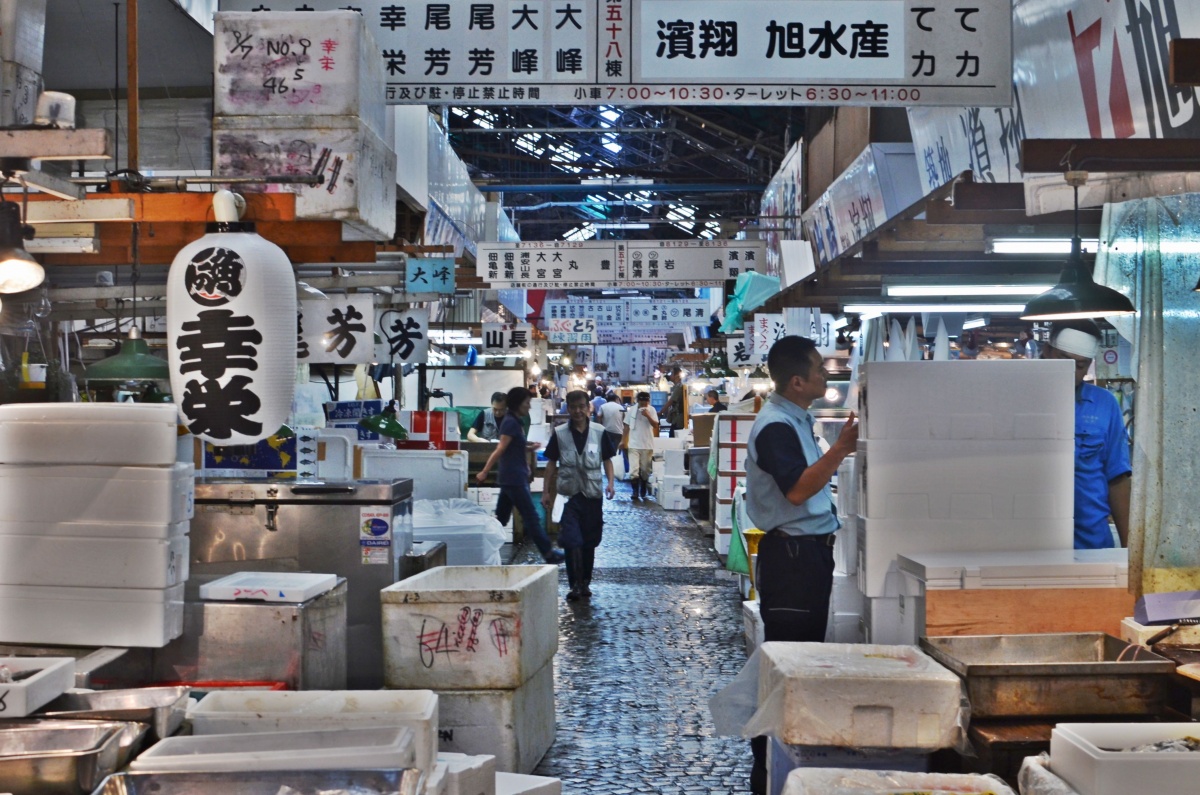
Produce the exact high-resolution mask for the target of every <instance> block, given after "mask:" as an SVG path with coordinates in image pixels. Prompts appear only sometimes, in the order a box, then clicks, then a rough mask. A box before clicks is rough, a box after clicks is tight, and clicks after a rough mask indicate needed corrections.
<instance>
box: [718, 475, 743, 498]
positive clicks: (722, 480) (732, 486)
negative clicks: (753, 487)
mask: <svg viewBox="0 0 1200 795" xmlns="http://www.w3.org/2000/svg"><path fill="white" fill-rule="evenodd" d="M745 482H746V476H745V475H739V474H729V473H726V472H721V473H719V474H718V475H717V476H716V477H715V478H713V479H712V487H711V488H712V491H713V493H714V494H715V495H716V497H717V499H718V500H732V499H733V495H734V493H735V492H737V489H738V486H741V485H744V484H745Z"/></svg>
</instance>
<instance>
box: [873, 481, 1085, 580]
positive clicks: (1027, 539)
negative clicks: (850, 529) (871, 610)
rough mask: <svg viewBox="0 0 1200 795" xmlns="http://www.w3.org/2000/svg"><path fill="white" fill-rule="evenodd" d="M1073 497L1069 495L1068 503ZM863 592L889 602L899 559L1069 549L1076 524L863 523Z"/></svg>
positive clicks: (1005, 521) (1055, 521) (1003, 521)
mask: <svg viewBox="0 0 1200 795" xmlns="http://www.w3.org/2000/svg"><path fill="white" fill-rule="evenodd" d="M1072 493H1073V492H1071V491H1068V493H1067V494H1068V497H1069V496H1070V495H1071V494H1072ZM858 523H859V527H860V528H861V529H862V533H861V535H860V537H859V539H860V547H859V551H858V554H859V561H860V563H861V568H860V569H859V572H858V576H859V587H860V588H862V590H863V593H865V594H866V595H867V596H884V595H885V593H884V586H885V580H886V579H887V575H888V574H889V573H893V574H894V573H896V572H897V571H899V569H898V564H897V556H898V555H910V554H916V553H919V552H922V551H924V550H930V549H937V550H942V551H947V552H976V551H980V550H997V551H1003V550H1026V549H1028V550H1034V549H1054V548H1059V549H1067V550H1069V549H1070V547H1071V544H1072V543H1073V541H1072V538H1073V533H1074V531H1073V526H1072V520H1071V519H1069V518H1067V519H1061V518H1060V519H1028V520H1020V521H1017V520H1011V519H1000V520H983V519H979V520H973V521H966V522H962V521H957V520H950V519H903V520H900V519H863V518H861V517H860V518H859V520H858ZM1064 524H1065V530H1064V529H1063V525H1064Z"/></svg>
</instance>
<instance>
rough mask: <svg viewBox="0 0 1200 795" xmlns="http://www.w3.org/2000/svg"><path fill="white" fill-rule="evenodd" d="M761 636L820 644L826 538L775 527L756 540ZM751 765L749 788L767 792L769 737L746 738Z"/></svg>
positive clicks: (829, 557) (829, 570)
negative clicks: (783, 531)
mask: <svg viewBox="0 0 1200 795" xmlns="http://www.w3.org/2000/svg"><path fill="white" fill-rule="evenodd" d="M754 584H755V588H757V590H758V599H759V610H760V612H761V613H762V621H763V640H764V641H772V640H781V641H791V642H793V643H805V642H807V643H823V642H824V641H825V629H826V625H827V624H828V622H829V598H830V593H831V592H832V590H833V547H831V546H829V544H828V540H827V539H825V538H824V537H820V536H819V537H816V538H812V537H807V538H806V537H796V536H787V535H785V534H783V533H781V532H780V531H778V530H773V531H771V532H769V533H767V534H766V535H765V536H763V537H762V539H761V540H760V541H759V542H758V568H757V570H756V571H755V575H754ZM750 749H751V750H752V751H753V752H754V767H753V768H752V770H751V772H750V788H751V790H752V791H754V792H765V791H766V786H767V785H766V781H767V738H766V737H755V738H753V739H751V740H750Z"/></svg>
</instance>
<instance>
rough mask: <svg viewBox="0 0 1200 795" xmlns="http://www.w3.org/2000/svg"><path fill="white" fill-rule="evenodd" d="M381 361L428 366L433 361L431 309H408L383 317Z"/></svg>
mask: <svg viewBox="0 0 1200 795" xmlns="http://www.w3.org/2000/svg"><path fill="white" fill-rule="evenodd" d="M379 336H380V339H381V340H382V344H381V345H380V348H381V353H382V356H380V359H381V360H386V361H390V362H400V363H401V364H424V363H425V362H426V361H427V360H428V359H429V307H415V306H404V307H396V308H394V309H385V310H383V311H382V312H380V314H379Z"/></svg>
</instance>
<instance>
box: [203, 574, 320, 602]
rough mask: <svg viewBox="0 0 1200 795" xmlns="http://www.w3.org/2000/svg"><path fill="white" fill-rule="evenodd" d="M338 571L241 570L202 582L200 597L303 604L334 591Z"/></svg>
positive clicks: (204, 598)
mask: <svg viewBox="0 0 1200 795" xmlns="http://www.w3.org/2000/svg"><path fill="white" fill-rule="evenodd" d="M337 582H338V576H337V575H336V574H317V573H315V572H308V571H239V572H236V573H234V574H230V575H227V576H225V577H221V578H220V579H218V580H213V581H212V582H206V583H204V584H203V585H201V586H200V598H201V599H203V600H213V601H236V600H240V599H245V600H251V601H258V602H292V603H293V604H300V603H302V602H307V601H308V600H309V599H313V598H315V597H317V596H320V595H321V594H323V593H327V592H329V591H332V590H333V589H334V588H335V587H336V586H337Z"/></svg>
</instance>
